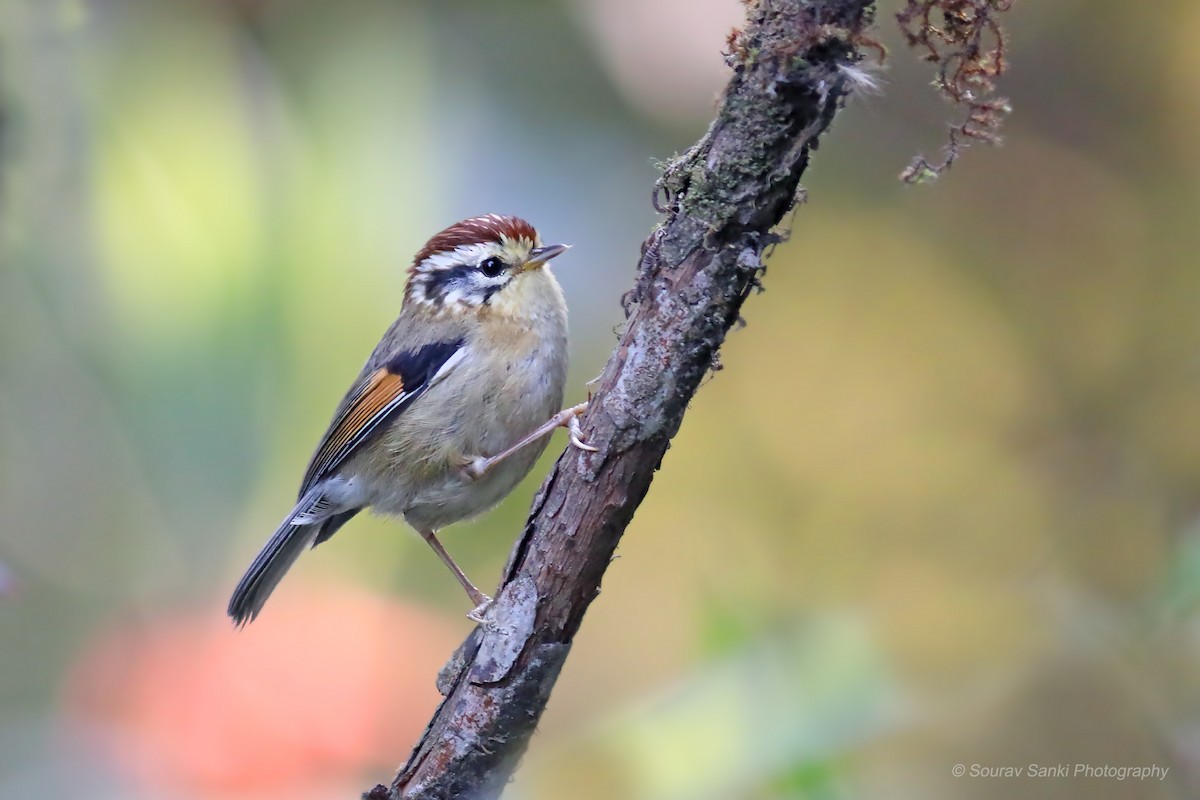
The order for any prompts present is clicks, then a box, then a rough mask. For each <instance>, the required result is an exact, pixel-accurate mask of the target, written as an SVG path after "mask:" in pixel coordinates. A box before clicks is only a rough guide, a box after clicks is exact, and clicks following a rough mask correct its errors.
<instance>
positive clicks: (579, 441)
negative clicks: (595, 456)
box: [567, 417, 600, 453]
mask: <svg viewBox="0 0 1200 800" xmlns="http://www.w3.org/2000/svg"><path fill="white" fill-rule="evenodd" d="M567 433H568V434H569V435H570V437H571V444H573V445H575V446H576V447H578V448H579V449H580V450H583V451H584V452H585V453H599V452H600V448H599V447H592V446H591V445H590V444H588V443H587V442H585V441H584V440H583V430H582V429H581V428H580V427H579V417H571V421H570V422H568V423H567Z"/></svg>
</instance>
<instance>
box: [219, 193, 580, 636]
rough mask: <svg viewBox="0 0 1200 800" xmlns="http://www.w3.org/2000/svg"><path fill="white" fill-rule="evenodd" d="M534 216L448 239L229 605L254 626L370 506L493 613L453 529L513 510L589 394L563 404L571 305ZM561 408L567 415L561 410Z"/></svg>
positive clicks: (413, 279)
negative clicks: (452, 540)
mask: <svg viewBox="0 0 1200 800" xmlns="http://www.w3.org/2000/svg"><path fill="white" fill-rule="evenodd" d="M568 249H569V245H563V244H551V245H543V244H542V241H541V238H540V237H539V235H538V233H537V230H536V229H535V228H534V227H533V226H532V225H531V224H530V223H528V222H526V221H525V220H523V219H521V218H519V217H514V216H505V215H499V214H485V215H483V216H478V217H472V218H470V219H465V220H462V221H461V222H457V223H455V224H453V225H451V226H449V227H448V228H446V229H445V230H442V231H441V232H439V233H437V234H435V235H434V236H433V237H432V238H431V239H430V240H429V241H428V242H427V243H426V244H425V246H424V247H422V248H421V249H420V250H419V251H418V252H417V254H416V256H415V257H414V259H413V262H412V266H411V267H410V268H409V270H408V278H407V282H406V284H405V288H404V297H403V301H402V303H401V308H400V315H399V317H398V318H397V319H396V321H395V322H394V323H393V324H392V326H391V327H390V328H388V329H387V331H386V332H385V333H384V334H383V338H382V339H381V340H380V342H379V344H378V345H377V346H376V347H375V350H374V351H373V352H372V353H371V355H370V357H369V358H368V359H367V361H366V364H364V365H363V368H362V370H361V371H360V372H359V375H358V377H357V378H356V379H355V380H354V382H353V383H352V384H351V386H350V389H349V391H347V392H346V395H345V397H344V398H343V400H342V401H341V403H340V404H339V405H338V407H337V410H336V411H335V412H334V414H333V420H332V421H331V422H330V424H329V428H328V430H327V431H326V432H325V435H324V436H323V437H322V438H321V440H320V443H319V444H318V445H317V448H316V451H315V452H314V453H313V456H312V459H311V460H310V461H309V464H308V469H307V470H306V471H305V473H304V478H303V480H302V481H301V483H300V491H299V494H298V497H297V500H296V504H295V506H294V507H293V508H292V510H291V511H290V512H289V513H288V515H287V516H286V517H285V518H284V520H283V522H282V523H281V524H280V526H279V528H278V529H277V530H276V531H275V533H274V534H273V535H272V536H271V538H270V539H269V540H268V541H267V543H266V545H264V546H263V548H262V550H261V551H260V552H259V553H258V555H257V556H256V557H255V558H254V560H253V562H252V563H251V564H250V567H249V568H248V569H247V570H246V573H245V575H244V576H243V577H242V579H241V580H240V581H239V582H238V584H237V587H236V588H235V589H234V591H233V594H232V596H231V598H230V600H229V607H228V614H229V616H230V617H231V618H232V620H233V622H234V624H235V625H236V626H238V627H242V626H244V625H246V624H247V623H248V622H251V621H252V620H254V619H255V618H256V617H257V616H258V614H259V612H260V611H262V608H263V604H264V603H265V602H266V601H267V598H268V597H269V596H270V595H271V592H272V591H274V589H275V587H276V586H277V585H278V584H279V581H280V579H282V578H283V576H284V574H285V573H286V572H287V571H288V569H289V568H290V567H291V566H292V565H293V564H294V563H295V562H296V559H297V558H298V557H299V556H300V554H301V553H302V552H303V551H304V550H306V549H308V548H310V547H315V546H316V545H318V544H321V543H322V542H325V541H326V540H328V539H329V538H330V537H331V536H333V535H334V534H335V533H336V532H337V531H338V530H339V529H340V528H341V527H342V526H343V525H345V524H346V523H347V522H349V521H350V519H351V518H353V517H354V516H355V515H356V514H358V513H359V512H360V511H362V510H364V509H367V508H370V509H371V510H373V511H374V512H376V513H382V514H384V515H389V516H397V517H402V518H403V519H404V520H405V521H406V522H407V523H408V524H409V525H411V526H412V527H413V528H414V529H415V530H416V531H417V532H418V533H419V534H420V535H421V537H422V538H423V539H424V540H425V541H426V542H427V543H428V544H429V545H430V547H432V548H433V550H434V552H435V553H436V554H437V556H438V558H440V559H441V561H442V562H443V563H444V564H445V565H446V566H447V567H448V568H449V569H450V571H451V572H453V573H454V576H455V578H457V579H458V582H459V583H460V584H461V585H462V587H463V589H464V590H465V591H466V593H467V595H468V597H469V598H470V600H471V602H472V603H473V605H474V607H473V608H472V610H471V613H469V614H468V615H467V616H468V617H470V618H471V619H473V620H475V621H478V622H482V621H483V619H484V617H483V615H484V613H485V612H486V610H487V608H488V606H489V605H490V604H491V598H489V597H488V596H487V595H486V594H484V593H483V592H481V591H480V590H479V589H478V588H477V587H476V586H475V584H473V583H472V582H471V581H470V580H469V579H468V578H467V576H466V574H465V573H464V572H463V571H462V569H460V568H459V566H458V564H456V563H455V562H454V559H453V558H451V557H450V554H449V553H447V552H446V549H445V548H444V547H443V546H442V543H441V541H440V540H439V539H438V536H437V534H438V531H440V530H441V529H443V528H445V527H446V526H448V525H451V524H453V523H455V522H459V521H462V520H465V519H468V518H471V517H475V516H477V515H479V514H482V513H483V512H485V511H487V510H488V509H490V508H492V507H493V506H495V505H496V504H497V503H499V502H500V501H501V500H502V499H503V498H504V497H506V496H507V495H508V494H509V493H510V492H511V491H512V490H513V489H514V488H515V487H516V485H517V484H518V483H519V482H520V481H521V480H522V479H523V478H524V477H525V476H526V475H527V474H528V473H529V471H530V470H531V469H532V468H533V464H534V462H535V461H536V460H537V458H538V456H540V455H541V453H542V451H543V450H544V449H545V447H546V445H547V443H548V441H549V434H551V433H552V432H553V431H554V430H555V429H556V428H559V427H566V428H568V429H569V431H570V441H571V443H572V445H574V446H575V447H579V448H581V449H584V450H588V451H592V452H594V451H595V450H596V448H594V447H592V446H591V445H589V444H588V443H587V442H585V441H584V440H583V438H582V434H581V432H580V427H579V417H580V415H581V414H583V413H584V412H585V411H586V409H587V402H583V403H579V404H577V405H574V406H571V407H569V408H565V409H563V408H562V405H563V395H564V391H565V385H566V377H567V361H568V352H567V350H568V347H567V305H566V300H565V298H564V296H563V291H562V288H561V287H560V286H559V283H558V281H557V280H556V279H555V277H554V275H553V273H552V272H551V271H550V267H549V262H550V260H551V259H553V258H556V257H558V256H560V255H562V254H563V253H565V252H566V251H567V250H568ZM560 409H561V410H560Z"/></svg>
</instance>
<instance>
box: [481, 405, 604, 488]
mask: <svg viewBox="0 0 1200 800" xmlns="http://www.w3.org/2000/svg"><path fill="white" fill-rule="evenodd" d="M587 407H588V404H587V403H580V404H579V405H577V406H571V407H570V408H564V409H563V410H562V411H560V412H558V413H557V414H555V415H554V416H553V417H551V418H550V419H549V420H547V421H546V423H545V424H544V425H542V426H541V427H539V428H538V429H537V430H535V431H534V432H533V433H531V434H529V435H528V436H526V437H525V438H524V439H522V440H521V441H519V442H517V443H516V444H514V445H513V446H512V447H508V448H506V449H504V450H501V451H500V452H499V453H497V454H496V455H494V456H476V457H475V458H472V459H470V460H468V461H467V463H466V465H464V466H463V472H464V473H465V474H466V476H467V477H468V478H470V479H471V480H478V479H479V478H482V477H483V476H484V475H486V474H487V473H488V470H490V469H491V468H492V467H494V466H496V465H497V464H499V463H500V462H501V461H503V460H504V459H506V458H508V457H509V456H511V455H512V454H513V453H515V452H517V451H518V450H520V449H521V448H523V447H528V446H529V445H531V444H533V443H534V442H536V441H537V440H538V439H541V438H542V437H543V436H546V435H547V434H549V433H551V432H552V431H553V430H554V429H555V428H564V427H565V428H566V429H567V430H568V431H570V434H571V444H573V445H575V446H576V447H578V448H579V449H580V450H586V451H588V452H589V453H595V452H598V451H599V448H598V447H592V446H591V445H590V444H588V443H587V442H585V441H584V440H583V436H582V434H581V432H580V430H579V416H580V415H581V414H583V413H584V412H585V411H587Z"/></svg>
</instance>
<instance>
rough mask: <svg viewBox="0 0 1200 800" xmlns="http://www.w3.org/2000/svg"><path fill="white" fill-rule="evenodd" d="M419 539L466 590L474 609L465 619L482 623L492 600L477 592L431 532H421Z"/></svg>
mask: <svg viewBox="0 0 1200 800" xmlns="http://www.w3.org/2000/svg"><path fill="white" fill-rule="evenodd" d="M421 538H422V539H424V540H425V541H426V542H428V543H429V546H430V547H432V548H433V552H435V553H437V554H438V558H440V559H441V560H442V563H443V564H445V565H446V566H447V567H449V568H450V571H451V572H453V573H454V577H456V578H458V582H459V583H461V584H462V587H463V588H464V589H466V590H467V596H468V597H470V598H471V602H472V603H474V604H475V608H473V609H472V610H471V613H470V614H467V618H468V619H472V620H474V621H476V622H483V615H484V614H485V613H486V612H487V610H488V606H490V605H491V604H492V598H490V597H488V596H487V595H486V594H484V593H483V592H481V591H479V589H478V588H476V586H475V584H473V583H471V579H470V578H468V577H467V574H466V573H465V572H463V571H462V569H460V568H459V566H458V564H455V563H454V559H453V558H451V557H450V554H449V553H447V552H446V548H444V547H442V543H441V542H440V541H438V538H437V535H436V534H435V533H434V532H433V531H421Z"/></svg>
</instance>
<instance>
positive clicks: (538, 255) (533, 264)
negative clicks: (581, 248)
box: [525, 244, 571, 269]
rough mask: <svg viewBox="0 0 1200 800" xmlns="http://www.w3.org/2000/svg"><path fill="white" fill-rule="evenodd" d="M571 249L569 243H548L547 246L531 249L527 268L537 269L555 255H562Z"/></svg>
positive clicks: (526, 263)
mask: <svg viewBox="0 0 1200 800" xmlns="http://www.w3.org/2000/svg"><path fill="white" fill-rule="evenodd" d="M570 249H571V245H569V244H548V245H546V246H545V247H535V248H533V249H532V250H530V251H529V258H528V259H526V260H525V269H537V268H538V267H540V266H542V265H543V264H545V263H546V262H547V261H549V260H550V259H552V258H554V257H555V256H561V255H562V254H563V253H565V252H567V251H568V250H570Z"/></svg>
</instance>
